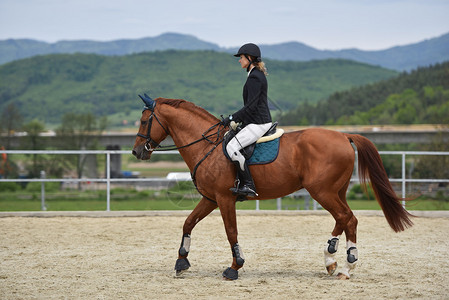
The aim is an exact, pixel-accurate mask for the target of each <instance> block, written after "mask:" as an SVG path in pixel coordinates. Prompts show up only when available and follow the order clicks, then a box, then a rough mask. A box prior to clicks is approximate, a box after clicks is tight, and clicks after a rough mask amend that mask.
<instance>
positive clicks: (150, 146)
mask: <svg viewBox="0 0 449 300" xmlns="http://www.w3.org/2000/svg"><path fill="white" fill-rule="evenodd" d="M145 96H146V97H147V98H149V97H148V96H147V95H146V94H145ZM140 98H142V100H144V103H145V104H146V105H145V107H144V109H143V111H142V113H143V112H144V111H146V110H149V111H151V114H150V117H149V118H148V129H147V134H146V135H144V134H141V133H137V136H138V137H141V138H144V139H146V142H145V146H144V147H145V150H146V151H148V152H150V153H151V152H153V151H170V150H178V149H182V148H186V147H189V146H192V145H194V144H196V143H198V142H201V141H203V140H204V141H207V142H208V143H209V144H212V145H214V146H213V147H212V148H211V149H210V150H209V152H207V153H206V154H205V155H204V157H203V158H202V159H201V160H200V161H199V162H198V163H197V164H196V165H195V167H194V168H193V171H192V172H191V176H192V181H193V184H194V185H195V187H196V189H197V190H198V192H199V193H200V194H201V195H202V196H203V197H204V198H205V199H207V200H210V201H212V202H214V203H216V201H214V200H213V199H210V198H208V197H206V196H205V195H204V194H203V193H201V191H200V190H199V189H198V185H197V183H196V171H197V170H198V167H199V166H200V165H201V163H202V162H203V161H205V160H206V158H207V157H209V156H210V155H211V154H212V152H213V151H214V150H215V149H216V148H217V147H218V145H220V144H221V143H222V142H223V140H224V135H222V137H221V139H220V136H221V134H220V131H221V130H225V129H226V128H225V126H223V124H222V123H221V122H218V123H216V124H214V125H212V126H211V127H210V128H209V129H208V130H206V131H205V132H204V133H203V134H202V135H201V138H199V139H197V140H195V141H193V142H191V143H188V144H186V145H183V146H179V147H178V146H176V145H169V146H161V145H160V144H159V143H158V142H156V141H154V140H153V139H152V138H151V126H152V124H153V118H154V119H156V121H157V122H158V123H159V125H161V127H162V129H164V131H165V133H167V135H169V134H170V132H169V131H168V129H167V128H166V127H165V126H164V125H162V123H161V121H160V120H159V118H158V117H157V115H156V113H155V111H154V110H155V107H156V102H155V101H153V100H152V99H150V101H146V100H147V99H145V98H143V97H142V96H140ZM215 128H217V131H216V132H212V133H210V132H211V131H212V130H214V129H215ZM213 136H216V138H215V139H211V137H213Z"/></svg>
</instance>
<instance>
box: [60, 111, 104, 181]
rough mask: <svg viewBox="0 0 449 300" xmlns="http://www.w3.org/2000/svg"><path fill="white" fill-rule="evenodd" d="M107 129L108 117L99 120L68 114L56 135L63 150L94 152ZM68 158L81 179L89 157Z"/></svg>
mask: <svg viewBox="0 0 449 300" xmlns="http://www.w3.org/2000/svg"><path fill="white" fill-rule="evenodd" d="M106 127H107V118H106V117H101V118H97V117H96V116H94V115H93V114H91V113H87V114H76V113H68V114H65V115H64V116H63V117H62V122H61V126H59V127H58V128H57V129H56V135H57V137H58V139H59V142H60V148H61V149H65V150H93V149H96V148H97V146H98V137H99V136H100V135H101V133H102V132H103V131H104V130H105V129H106ZM67 157H68V161H69V163H70V164H71V165H73V166H75V168H76V173H77V176H78V178H81V177H82V175H83V169H84V166H85V163H86V159H87V156H86V155H68V156H67ZM79 187H81V185H79Z"/></svg>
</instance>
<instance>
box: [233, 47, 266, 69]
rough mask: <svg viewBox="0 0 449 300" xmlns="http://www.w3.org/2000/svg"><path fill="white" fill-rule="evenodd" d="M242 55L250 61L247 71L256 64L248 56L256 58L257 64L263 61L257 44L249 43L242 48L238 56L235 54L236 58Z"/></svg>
mask: <svg viewBox="0 0 449 300" xmlns="http://www.w3.org/2000/svg"><path fill="white" fill-rule="evenodd" d="M242 54H243V55H245V57H246V59H247V60H248V61H249V65H248V68H247V69H246V70H247V71H249V67H250V66H251V64H252V63H253V62H254V61H252V60H251V59H250V58H249V57H248V55H250V56H253V57H255V58H256V61H255V62H261V61H262V58H261V54H260V49H259V46H257V45H256V44H253V43H248V44H245V45H243V46H242V47H240V49H239V51H238V52H237V53H236V54H234V56H235V57H239V56H240V55H242Z"/></svg>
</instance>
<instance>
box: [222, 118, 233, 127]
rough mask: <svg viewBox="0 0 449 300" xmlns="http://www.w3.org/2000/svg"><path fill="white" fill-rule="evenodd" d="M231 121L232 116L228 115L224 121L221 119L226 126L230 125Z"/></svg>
mask: <svg viewBox="0 0 449 300" xmlns="http://www.w3.org/2000/svg"><path fill="white" fill-rule="evenodd" d="M229 123H231V119H230V117H226V118H224V119H223V121H221V125H223V126H224V127H227V126H229Z"/></svg>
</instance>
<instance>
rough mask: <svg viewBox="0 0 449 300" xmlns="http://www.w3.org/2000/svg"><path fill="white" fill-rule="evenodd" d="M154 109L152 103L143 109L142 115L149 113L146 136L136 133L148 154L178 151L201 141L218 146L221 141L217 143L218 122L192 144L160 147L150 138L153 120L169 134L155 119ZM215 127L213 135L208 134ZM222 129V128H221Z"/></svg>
mask: <svg viewBox="0 0 449 300" xmlns="http://www.w3.org/2000/svg"><path fill="white" fill-rule="evenodd" d="M155 107H156V102H154V104H153V105H151V106H145V107H144V109H143V111H142V113H143V112H144V111H146V110H149V111H151V114H150V117H149V118H148V121H147V122H148V129H147V134H146V135H144V134H141V133H140V132H138V133H137V136H138V137H141V138H144V139H146V141H145V146H144V147H145V150H146V151H148V152H153V151H170V150H178V149H182V148H186V147H189V146H192V145H193V144H196V143H198V142H201V141H203V140H206V141H208V142H209V143H210V144H216V143H217V142H219V143H218V144H220V143H221V142H222V141H223V138H222V140H221V141H219V138H220V130H221V128H220V125H221V122H218V123H216V124H214V125H212V126H211V127H210V128H209V129H208V130H206V131H205V132H204V133H203V134H202V135H201V138H199V139H197V140H195V141H193V142H191V143H188V144H186V145H183V146H179V147H178V146H176V145H169V146H161V145H160V144H159V143H158V142H156V141H155V140H153V139H152V138H151V127H152V125H153V118H154V119H156V121H157V122H158V123H159V125H160V126H161V127H162V129H164V131H165V133H166V134H167V135H170V132H169V131H168V129H167V128H165V126H164V125H162V123H161V121H160V120H159V118H158V117H157V115H156V113H155V112H154V109H155ZM216 127H218V130H217V132H215V133H210V134H209V132H211V131H212V130H213V129H214V128H216ZM222 129H224V128H222ZM214 135H216V136H217V137H216V138H215V140H211V139H210V138H211V137H213V136H214Z"/></svg>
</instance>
